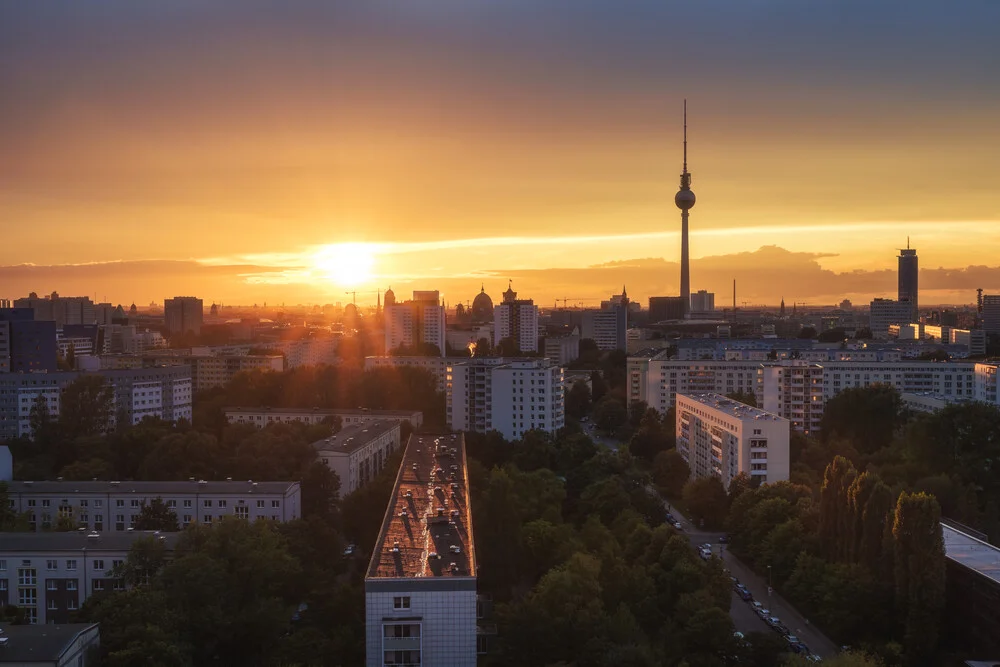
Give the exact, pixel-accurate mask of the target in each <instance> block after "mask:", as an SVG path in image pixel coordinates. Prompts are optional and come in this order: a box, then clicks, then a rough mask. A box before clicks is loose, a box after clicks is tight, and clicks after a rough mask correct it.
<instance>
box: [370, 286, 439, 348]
mask: <svg viewBox="0 0 1000 667" xmlns="http://www.w3.org/2000/svg"><path fill="white" fill-rule="evenodd" d="M390 294H391V290H390V291H387V292H386V294H385V306H384V307H383V309H382V311H383V313H384V318H385V351H386V353H387V354H388V353H389V352H390V351H392V350H395V349H397V348H399V347H408V348H417V347H420V346H421V345H424V344H430V345H434V346H436V347H437V349H438V351H439V353H440V356H442V357H443V356H444V355H445V349H446V345H445V331H446V329H445V307H444V306H443V305H441V304H440V295H439V294H438V292H437V290H423V291H420V290H418V291H415V292H414V293H413V299H412V300H411V301H403V302H402V303H398V302H397V301H396V298H395V294H392V299H391V301H390V298H389V297H390Z"/></svg>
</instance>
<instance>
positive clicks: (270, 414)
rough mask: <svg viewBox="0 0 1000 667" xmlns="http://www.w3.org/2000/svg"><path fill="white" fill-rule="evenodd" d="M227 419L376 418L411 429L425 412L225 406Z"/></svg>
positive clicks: (258, 422)
mask: <svg viewBox="0 0 1000 667" xmlns="http://www.w3.org/2000/svg"><path fill="white" fill-rule="evenodd" d="M223 412H224V413H225V415H226V421H227V422H229V423H230V424H252V425H254V426H256V427H257V428H264V427H265V426H267V425H268V424H287V423H290V422H302V423H303V424H322V423H323V421H325V420H327V419H333V418H335V417H336V418H339V419H340V423H341V426H342V427H345V428H346V427H347V426H350V425H351V424H362V423H367V422H371V421H377V420H390V421H395V422H399V423H402V422H404V421H407V422H410V425H411V426H413V428H419V427H420V426H422V425H423V423H424V413H422V412H420V411H419V410H369V409H368V408H269V407H262V408H240V407H236V408H225V409H224V410H223Z"/></svg>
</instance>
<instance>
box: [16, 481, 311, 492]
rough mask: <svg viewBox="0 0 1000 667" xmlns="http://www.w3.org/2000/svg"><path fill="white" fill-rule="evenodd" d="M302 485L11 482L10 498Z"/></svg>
mask: <svg viewBox="0 0 1000 667" xmlns="http://www.w3.org/2000/svg"><path fill="white" fill-rule="evenodd" d="M297 485H298V482H254V481H252V480H243V479H241V480H222V481H205V480H194V481H190V480H189V481H186V482H147V481H139V482H128V481H121V482H119V481H110V482H108V481H103V482H102V481H97V482H73V481H69V482H67V481H62V482H59V481H39V482H34V481H13V482H7V492H8V493H10V494H12V495H13V494H25V495H31V494H38V493H51V494H54V495H59V494H60V493H63V494H70V495H71V494H76V493H134V494H136V495H141V496H158V495H165V496H172V495H179V494H183V493H209V494H226V493H280V494H284V493H285V492H287V491H288V489H290V488H292V487H293V486H297Z"/></svg>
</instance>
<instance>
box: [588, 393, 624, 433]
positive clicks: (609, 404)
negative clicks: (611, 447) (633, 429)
mask: <svg viewBox="0 0 1000 667" xmlns="http://www.w3.org/2000/svg"><path fill="white" fill-rule="evenodd" d="M627 420H628V411H627V410H626V409H625V406H624V405H623V404H622V402H621V401H619V400H618V399H617V398H614V397H612V396H611V395H606V396H604V397H603V398H602V399H601V400H600V401H597V403H595V405H594V423H595V424H597V428H599V429H601V430H602V431H604V432H605V433H611V434H613V433H614V432H615V430H616V429H618V428H619V427H621V426H622V425H623V424H624V423H625V422H626V421H627Z"/></svg>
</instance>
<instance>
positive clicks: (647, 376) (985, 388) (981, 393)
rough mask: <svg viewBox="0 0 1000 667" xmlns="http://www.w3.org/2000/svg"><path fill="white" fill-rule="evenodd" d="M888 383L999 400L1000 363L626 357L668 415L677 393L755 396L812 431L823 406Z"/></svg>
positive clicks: (641, 388)
mask: <svg viewBox="0 0 1000 667" xmlns="http://www.w3.org/2000/svg"><path fill="white" fill-rule="evenodd" d="M876 384H884V385H888V386H891V387H894V388H895V389H897V390H898V391H899V392H900V393H904V392H906V393H913V394H924V393H933V394H935V395H937V396H940V397H942V398H943V399H944V400H947V401H963V400H977V401H984V402H987V403H991V404H993V405H996V404H997V403H998V399H997V396H998V394H997V364H995V363H979V362H972V361H960V362H935V361H826V362H809V361H804V360H769V361H716V360H698V361H678V360H674V359H671V358H669V352H667V351H662V350H661V351H651V352H650V353H648V354H638V355H633V356H631V357H629V359H628V398H629V403H630V404H631V403H632V402H634V401H644V402H646V403H647V404H648V405H649V406H650V407H652V408H654V409H656V410H657V411H659V412H661V413H664V412H666V411H667V410H668V409H670V408H671V407H673V406H674V401H675V397H676V396H677V394H679V393H716V394H730V393H734V392H743V393H749V394H753V395H754V396H755V397H756V399H757V404H758V405H760V406H762V407H763V408H764V409H765V410H768V411H769V412H774V413H775V414H778V415H780V416H782V417H784V418H786V419H788V420H789V421H791V423H792V428H794V429H796V430H799V431H805V432H810V431H814V430H816V429H818V428H819V425H820V420H821V419H822V415H823V405H824V404H825V403H826V401H828V400H830V399H831V398H833V397H834V396H836V395H837V394H838V393H840V392H841V391H843V390H845V389H850V388H855V387H869V386H873V385H876Z"/></svg>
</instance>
